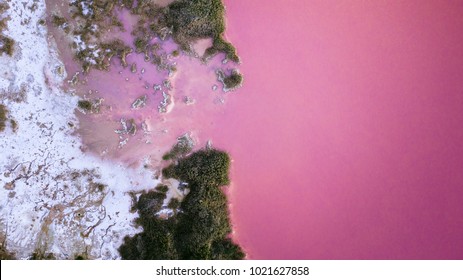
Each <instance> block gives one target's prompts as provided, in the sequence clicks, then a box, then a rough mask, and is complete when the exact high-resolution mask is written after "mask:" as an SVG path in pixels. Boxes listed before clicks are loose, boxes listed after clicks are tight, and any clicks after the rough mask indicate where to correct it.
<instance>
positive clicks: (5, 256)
mask: <svg viewBox="0 0 463 280" xmlns="http://www.w3.org/2000/svg"><path fill="white" fill-rule="evenodd" d="M14 259H15V257H14V254H12V253H10V252H8V250H7V249H6V248H5V246H4V245H3V244H0V260H14Z"/></svg>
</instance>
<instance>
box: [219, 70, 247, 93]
mask: <svg viewBox="0 0 463 280" xmlns="http://www.w3.org/2000/svg"><path fill="white" fill-rule="evenodd" d="M217 80H219V81H220V82H221V83H222V84H223V90H224V91H230V90H234V89H237V88H239V87H240V86H241V85H242V84H243V75H241V73H240V72H238V70H236V69H233V70H232V71H231V73H230V74H228V75H227V74H225V72H224V71H223V70H221V69H220V70H217Z"/></svg>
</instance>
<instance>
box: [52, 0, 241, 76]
mask: <svg viewBox="0 0 463 280" xmlns="http://www.w3.org/2000/svg"><path fill="white" fill-rule="evenodd" d="M116 7H119V9H116ZM121 9H127V10H129V11H130V12H131V13H132V14H133V15H135V16H137V19H138V21H137V23H136V25H135V26H134V28H133V31H132V33H131V34H132V36H133V49H134V51H135V52H136V53H141V54H144V56H145V60H146V61H151V62H152V63H153V64H155V65H157V66H158V68H159V69H160V70H168V71H171V67H169V63H170V62H169V61H168V59H167V58H168V57H167V54H165V53H163V54H159V53H158V52H157V51H158V49H159V48H156V44H157V43H155V42H152V41H153V40H152V39H153V38H159V39H161V40H166V39H168V38H170V37H171V38H173V40H174V41H175V42H176V43H177V44H178V45H179V47H180V49H182V50H184V51H185V52H187V53H193V51H192V49H191V45H192V43H194V42H195V41H196V40H198V39H205V38H210V39H212V40H213V45H212V46H211V47H210V48H209V49H208V50H207V51H206V54H205V56H204V57H203V59H204V60H207V59H208V58H210V57H211V56H213V55H215V54H217V53H220V52H221V53H224V54H225V55H226V58H227V59H229V60H231V61H234V62H239V57H238V55H237V54H236V50H235V48H234V47H233V45H232V44H230V43H229V42H227V41H226V40H225V38H224V31H225V18H224V17H225V8H224V6H223V3H222V1H221V0H177V1H174V2H172V3H171V4H169V5H168V6H166V7H161V6H159V5H157V4H156V1H148V0H143V1H133V0H98V1H89V0H76V1H73V2H72V3H71V16H72V19H73V21H75V24H74V25H73V26H74V27H73V32H72V34H73V35H74V36H75V37H78V38H79V40H81V41H82V42H83V46H82V45H79V44H77V43H76V44H74V49H75V51H76V55H75V57H76V59H77V60H78V61H80V62H81V64H82V67H83V70H84V72H88V71H89V70H90V69H92V68H95V69H99V70H108V67H109V65H110V63H109V61H110V59H111V57H112V56H113V55H114V53H115V52H117V53H118V56H119V57H120V58H121V63H122V65H123V66H124V67H126V66H127V63H126V61H125V56H126V55H127V54H128V53H129V52H131V51H132V48H130V47H129V46H127V45H125V44H124V46H123V49H124V51H123V52H122V53H121V52H120V51H115V49H119V50H120V48H119V46H120V45H121V43H122V42H117V43H118V44H116V46H115V45H114V43H115V41H112V42H101V40H100V39H101V38H103V37H104V32H106V30H109V29H111V28H112V27H118V28H120V29H121V30H124V27H123V25H122V23H121V21H120V20H119V18H118V15H119V12H120V10H121ZM52 22H53V24H54V25H55V26H58V27H61V28H64V27H65V28H70V26H69V25H68V22H67V20H66V19H65V18H62V17H58V16H53V19H52ZM122 44H123V43H122ZM127 48H128V49H129V50H130V51H128V50H127ZM96 51H99V52H98V55H95V52H96ZM179 54H180V53H179V51H178V50H175V51H174V52H173V53H172V56H173V57H176V56H178V55H179Z"/></svg>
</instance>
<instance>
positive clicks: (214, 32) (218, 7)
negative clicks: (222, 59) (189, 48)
mask: <svg viewBox="0 0 463 280" xmlns="http://www.w3.org/2000/svg"><path fill="white" fill-rule="evenodd" d="M164 16H165V18H164V21H165V23H166V25H167V26H168V27H170V28H172V33H173V37H174V40H175V41H176V42H177V43H178V44H179V45H180V46H185V45H188V44H189V43H190V42H192V41H195V40H197V39H204V38H212V39H213V45H212V47H210V48H209V49H208V50H207V52H206V54H207V56H209V57H210V56H212V55H214V54H216V53H218V52H223V53H225V54H226V56H227V58H228V59H230V60H232V61H234V62H239V57H238V55H237V54H236V50H235V48H234V47H233V45H231V44H230V43H228V42H227V41H226V40H225V39H224V38H223V34H224V32H225V7H224V6H223V3H222V1H221V0H179V1H175V2H173V3H172V4H170V5H169V6H168V7H167V8H166V10H165V13H164Z"/></svg>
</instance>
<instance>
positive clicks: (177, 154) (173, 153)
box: [162, 134, 194, 160]
mask: <svg viewBox="0 0 463 280" xmlns="http://www.w3.org/2000/svg"><path fill="white" fill-rule="evenodd" d="M193 146H194V142H193V139H191V137H190V135H188V134H185V135H182V136H180V137H178V138H177V143H176V144H175V145H174V146H173V147H172V149H171V150H170V151H169V152H167V153H165V154H164V155H163V156H162V159H163V160H177V159H179V158H182V157H184V156H186V155H187V154H189V153H190V152H191V151H192V150H193Z"/></svg>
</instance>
